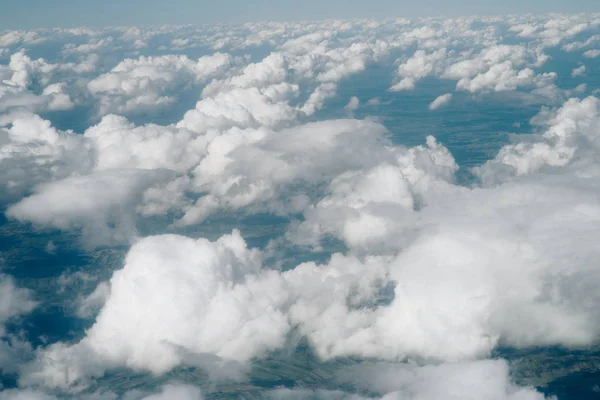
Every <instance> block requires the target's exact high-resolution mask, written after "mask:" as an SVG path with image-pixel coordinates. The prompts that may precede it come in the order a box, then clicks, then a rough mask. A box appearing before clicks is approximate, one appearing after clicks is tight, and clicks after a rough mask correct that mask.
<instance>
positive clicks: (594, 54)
mask: <svg viewBox="0 0 600 400" xmlns="http://www.w3.org/2000/svg"><path fill="white" fill-rule="evenodd" d="M583 56H584V57H586V58H596V57H598V56H600V50H588V51H586V52H585V53H583Z"/></svg>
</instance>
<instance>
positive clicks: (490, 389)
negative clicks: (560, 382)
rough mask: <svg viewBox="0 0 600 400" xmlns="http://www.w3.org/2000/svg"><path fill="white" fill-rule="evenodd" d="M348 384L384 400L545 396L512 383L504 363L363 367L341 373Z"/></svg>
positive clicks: (519, 399)
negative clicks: (379, 395) (375, 394)
mask: <svg viewBox="0 0 600 400" xmlns="http://www.w3.org/2000/svg"><path fill="white" fill-rule="evenodd" d="M344 378H345V380H347V382H348V383H352V384H353V385H356V386H358V387H359V388H362V389H367V390H369V391H371V392H375V393H378V394H381V395H383V397H382V399H386V400H394V399H398V400H399V399H407V400H433V399H440V398H456V399H473V400H475V399H490V400H491V399H506V400H509V399H510V400H536V399H540V400H541V399H544V398H545V397H544V395H542V394H541V393H539V392H537V391H536V390H534V389H533V388H521V387H518V386H516V385H514V384H513V383H511V381H510V378H509V368H508V365H507V363H506V362H505V361H504V360H486V361H477V362H468V363H458V364H442V365H439V366H424V367H415V366H408V365H402V364H400V365H399V364H383V363H382V364H363V365H359V366H356V367H349V368H347V369H346V371H344V372H343V373H342V379H344Z"/></svg>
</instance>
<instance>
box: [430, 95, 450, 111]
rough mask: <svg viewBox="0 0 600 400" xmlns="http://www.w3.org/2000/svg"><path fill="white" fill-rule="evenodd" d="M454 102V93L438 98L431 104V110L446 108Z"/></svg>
mask: <svg viewBox="0 0 600 400" xmlns="http://www.w3.org/2000/svg"><path fill="white" fill-rule="evenodd" d="M451 100H452V93H446V94H443V95H441V96H438V97H436V98H435V100H433V101H432V102H431V104H429V109H430V110H437V109H438V108H441V107H444V106H445V105H447V104H448V103H450V101H451Z"/></svg>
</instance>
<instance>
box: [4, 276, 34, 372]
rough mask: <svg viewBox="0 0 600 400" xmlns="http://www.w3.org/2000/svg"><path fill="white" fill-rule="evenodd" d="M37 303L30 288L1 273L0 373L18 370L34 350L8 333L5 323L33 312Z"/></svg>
mask: <svg viewBox="0 0 600 400" xmlns="http://www.w3.org/2000/svg"><path fill="white" fill-rule="evenodd" d="M36 305H37V303H36V302H35V301H34V300H33V295H32V292H31V291H30V290H28V289H23V288H19V287H17V285H16V284H15V281H14V279H13V278H12V277H11V276H8V275H4V274H0V374H2V373H15V372H17V371H18V368H19V364H20V363H21V362H23V360H24V359H26V358H27V357H29V356H30V354H31V352H32V349H31V346H30V345H29V343H27V342H25V341H23V340H21V339H20V338H19V337H18V336H15V335H13V334H9V333H7V331H6V326H5V324H6V323H7V322H8V321H10V320H11V319H14V318H17V317H19V316H20V315H23V314H27V313H29V312H31V311H32V310H33V309H34V308H35V307H36Z"/></svg>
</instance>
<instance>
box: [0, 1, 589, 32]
mask: <svg viewBox="0 0 600 400" xmlns="http://www.w3.org/2000/svg"><path fill="white" fill-rule="evenodd" d="M598 11H600V3H599V2H598V1H597V0H576V1H565V0H527V1H524V0H505V1H501V2H500V1H496V0H461V1H446V0H421V1H418V2H415V1H412V0H372V1H368V2H367V1H364V0H304V1H295V0H253V1H245V0H219V1H204V0H170V1H166V0H127V1H122V0H105V1H97V0H53V1H48V0H3V1H2V13H0V26H1V27H2V28H3V29H34V28H50V27H77V26H95V27H99V26H111V25H112V26H114V25H157V24H175V25H177V24H215V23H240V22H254V21H268V20H319V19H329V18H365V17H368V18H383V17H409V18H414V17H426V16H440V15H445V16H465V15H473V14H478V15H491V14H523V13H552V12H568V13H579V12H598Z"/></svg>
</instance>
